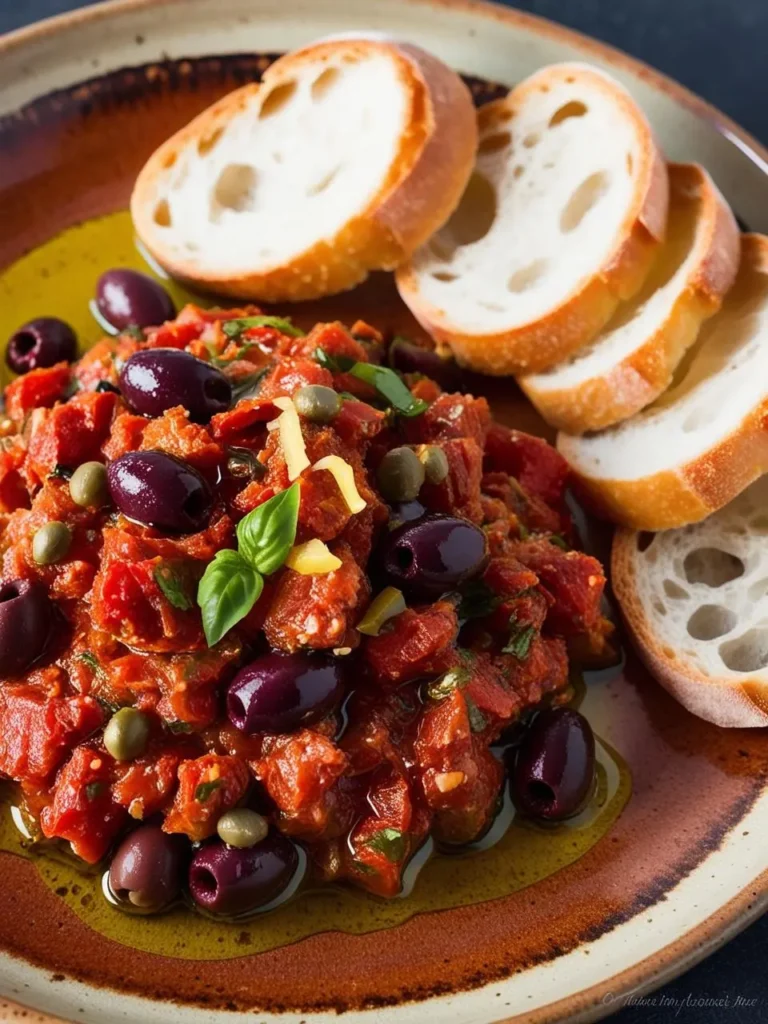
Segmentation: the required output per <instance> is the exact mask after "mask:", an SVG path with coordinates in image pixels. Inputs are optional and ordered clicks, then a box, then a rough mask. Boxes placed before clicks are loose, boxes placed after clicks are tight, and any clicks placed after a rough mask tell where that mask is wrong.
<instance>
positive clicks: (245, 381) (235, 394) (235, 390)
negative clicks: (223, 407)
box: [232, 366, 272, 405]
mask: <svg viewBox="0 0 768 1024" xmlns="http://www.w3.org/2000/svg"><path fill="white" fill-rule="evenodd" d="M271 369H272V367H271V366H262V367H261V369H259V370H256V371H255V372H254V373H247V374H246V375H245V376H244V377H240V378H239V380H236V381H232V404H233V405H237V403H238V402H242V401H244V400H245V399H248V398H257V397H258V394H259V391H261V382H262V381H263V380H264V378H265V377H266V375H267V374H268V373H269V371H270V370H271Z"/></svg>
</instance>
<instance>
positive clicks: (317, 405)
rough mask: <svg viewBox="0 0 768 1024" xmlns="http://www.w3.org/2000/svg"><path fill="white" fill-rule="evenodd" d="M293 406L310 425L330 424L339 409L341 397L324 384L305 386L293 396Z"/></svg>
mask: <svg viewBox="0 0 768 1024" xmlns="http://www.w3.org/2000/svg"><path fill="white" fill-rule="evenodd" d="M293 404H294V405H295V406H296V409H297V411H298V413H299V415H300V416H303V417H304V419H305V420H309V421H310V423H330V422H331V420H332V419H334V418H335V417H336V416H338V414H339V410H340V409H341V395H337V394H336V392H335V391H334V390H333V388H327V387H325V385H324V384H307V385H306V387H303V388H299V390H298V391H297V392H296V394H295V395H294V396H293Z"/></svg>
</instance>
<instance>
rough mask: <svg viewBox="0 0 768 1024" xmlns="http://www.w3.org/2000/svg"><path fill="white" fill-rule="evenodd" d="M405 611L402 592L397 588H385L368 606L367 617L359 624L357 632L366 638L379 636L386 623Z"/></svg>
mask: <svg viewBox="0 0 768 1024" xmlns="http://www.w3.org/2000/svg"><path fill="white" fill-rule="evenodd" d="M404 611H405V598H404V597H403V594H402V591H400V590H398V589H397V587H385V588H384V589H383V590H382V591H381V593H380V594H377V595H376V597H374V599H373V600H372V601H371V603H370V604H369V605H368V608H367V609H366V612H365V615H364V616H363V617H362V619H361V620H360V621H359V622H358V624H357V631H358V633H365V634H366V636H378V635H379V633H380V632H381V627H382V626H383V625H384V623H385V622H388V621H389V619H393V618H394V617H395V616H396V615H399V614H400V613H401V612H404Z"/></svg>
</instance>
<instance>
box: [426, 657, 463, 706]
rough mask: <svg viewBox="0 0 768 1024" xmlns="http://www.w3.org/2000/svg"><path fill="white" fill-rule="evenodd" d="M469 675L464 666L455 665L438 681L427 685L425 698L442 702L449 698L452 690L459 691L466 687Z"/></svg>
mask: <svg viewBox="0 0 768 1024" xmlns="http://www.w3.org/2000/svg"><path fill="white" fill-rule="evenodd" d="M470 675H471V673H470V671H469V669H468V668H467V667H466V666H465V665H457V666H456V668H452V669H451V670H450V672H446V673H445V675H444V676H441V678H440V679H436V680H435V681H434V682H432V683H429V685H428V686H427V696H429V697H431V698H432V700H443V699H444V698H445V697H450V695H451V694H452V693H453V691H454V690H461V689H463V688H464V687H465V686H466V685H467V683H468V682H469V679H470Z"/></svg>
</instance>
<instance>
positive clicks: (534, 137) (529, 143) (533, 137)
mask: <svg viewBox="0 0 768 1024" xmlns="http://www.w3.org/2000/svg"><path fill="white" fill-rule="evenodd" d="M540 141H541V136H540V135H539V133H538V132H529V133H528V134H527V135H526V136H525V138H524V139H523V145H524V146H525V148H526V149H533V147H534V146H538V144H539V142H540Z"/></svg>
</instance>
